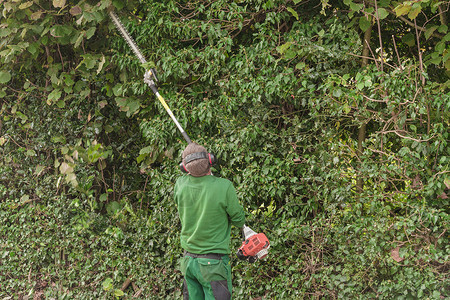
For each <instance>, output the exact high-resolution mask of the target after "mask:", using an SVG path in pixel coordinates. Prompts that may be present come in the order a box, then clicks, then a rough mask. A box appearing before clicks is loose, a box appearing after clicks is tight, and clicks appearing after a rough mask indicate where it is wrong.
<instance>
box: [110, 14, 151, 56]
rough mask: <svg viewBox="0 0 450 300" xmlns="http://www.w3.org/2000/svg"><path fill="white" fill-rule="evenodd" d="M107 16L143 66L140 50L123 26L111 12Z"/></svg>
mask: <svg viewBox="0 0 450 300" xmlns="http://www.w3.org/2000/svg"><path fill="white" fill-rule="evenodd" d="M109 16H110V17H111V20H112V21H113V23H114V25H116V27H117V29H118V30H119V32H120V34H121V35H122V37H123V38H124V39H125V41H126V42H127V44H128V45H129V46H130V48H131V50H133V52H134V54H135V55H136V56H137V57H138V59H139V60H140V61H141V63H143V64H145V63H146V62H147V61H146V59H145V57H144V55H142V53H141V50H140V49H139V47H138V46H137V44H136V42H135V41H134V40H133V38H132V37H131V35H130V34H129V33H128V31H127V30H126V28H125V26H123V24H122V22H121V21H120V19H119V18H118V17H117V15H116V14H115V13H114V12H113V11H109Z"/></svg>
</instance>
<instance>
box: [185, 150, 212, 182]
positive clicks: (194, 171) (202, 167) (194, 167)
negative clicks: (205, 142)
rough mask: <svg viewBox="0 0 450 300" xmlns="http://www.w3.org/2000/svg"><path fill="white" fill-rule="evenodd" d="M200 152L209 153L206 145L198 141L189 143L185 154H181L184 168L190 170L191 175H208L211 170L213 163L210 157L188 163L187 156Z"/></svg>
mask: <svg viewBox="0 0 450 300" xmlns="http://www.w3.org/2000/svg"><path fill="white" fill-rule="evenodd" d="M198 152H205V153H207V151H206V149H205V147H203V146H201V145H199V144H196V143H190V144H189V145H187V147H186V148H185V149H184V151H183V154H182V155H181V157H182V159H183V165H184V168H185V169H186V170H187V171H188V172H189V174H190V175H192V176H194V177H201V176H205V175H208V174H209V173H210V171H211V165H210V161H209V159H208V158H200V159H195V160H192V161H190V162H187V163H186V156H188V155H189V154H193V153H198Z"/></svg>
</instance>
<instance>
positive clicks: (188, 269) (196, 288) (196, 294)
mask: <svg viewBox="0 0 450 300" xmlns="http://www.w3.org/2000/svg"><path fill="white" fill-rule="evenodd" d="M180 269H181V272H182V273H183V276H184V287H183V298H184V299H185V300H188V299H189V300H200V299H205V300H209V299H216V300H222V299H231V266H230V258H229V256H228V255H223V256H218V255H217V257H215V258H204V257H195V258H194V257H191V256H189V254H187V255H185V256H184V257H183V258H182V259H181V268H180Z"/></svg>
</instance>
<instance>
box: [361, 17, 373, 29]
mask: <svg viewBox="0 0 450 300" xmlns="http://www.w3.org/2000/svg"><path fill="white" fill-rule="evenodd" d="M370 25H371V23H370V21H369V20H367V18H366V17H364V16H363V17H360V18H359V28H361V30H362V31H363V32H366V31H367V30H368V29H369V28H370Z"/></svg>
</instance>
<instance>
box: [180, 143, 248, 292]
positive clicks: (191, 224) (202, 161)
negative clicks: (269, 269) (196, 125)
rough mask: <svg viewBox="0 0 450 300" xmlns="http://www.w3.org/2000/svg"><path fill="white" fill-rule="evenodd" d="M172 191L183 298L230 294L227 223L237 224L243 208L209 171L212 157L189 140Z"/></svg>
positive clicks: (240, 222) (228, 186) (228, 185)
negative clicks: (177, 221)
mask: <svg viewBox="0 0 450 300" xmlns="http://www.w3.org/2000/svg"><path fill="white" fill-rule="evenodd" d="M182 158H183V161H182V164H181V166H180V167H181V168H182V169H184V171H185V172H187V173H188V175H185V176H182V177H180V178H179V179H178V180H177V182H176V184H175V188H174V197H175V202H176V204H177V208H178V213H179V216H180V221H181V236H180V239H181V247H182V248H183V249H184V250H185V253H184V257H183V258H182V260H181V272H182V273H183V276H184V288H183V296H184V299H191V300H197V299H216V300H217V299H231V290H232V289H231V266H230V258H229V254H230V252H231V251H230V232H231V225H234V226H236V227H238V228H242V226H243V225H244V223H245V213H244V210H243V208H242V206H241V205H240V204H239V201H238V199H237V195H236V190H235V188H234V186H233V184H232V183H231V182H230V181H229V180H227V179H223V178H218V177H214V176H213V175H212V174H211V169H210V167H211V165H212V164H213V160H214V157H213V156H211V154H209V153H208V152H206V149H205V148H204V147H203V146H200V145H198V144H195V143H191V144H189V145H188V146H187V147H186V149H185V150H184V151H183V154H182Z"/></svg>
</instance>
